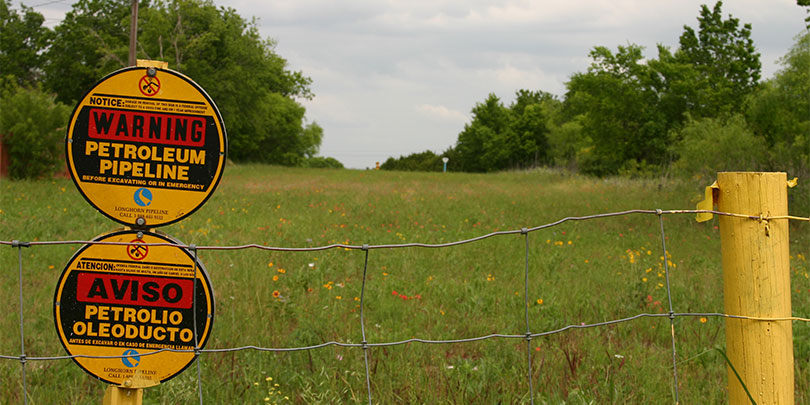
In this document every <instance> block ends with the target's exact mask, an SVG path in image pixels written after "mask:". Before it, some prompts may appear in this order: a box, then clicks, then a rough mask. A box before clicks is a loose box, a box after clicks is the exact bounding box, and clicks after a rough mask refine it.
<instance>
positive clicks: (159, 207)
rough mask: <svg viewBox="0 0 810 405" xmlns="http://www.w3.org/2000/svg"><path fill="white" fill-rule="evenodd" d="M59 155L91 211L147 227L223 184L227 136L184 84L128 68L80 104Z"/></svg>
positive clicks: (194, 205)
mask: <svg viewBox="0 0 810 405" xmlns="http://www.w3.org/2000/svg"><path fill="white" fill-rule="evenodd" d="M66 151H67V161H68V167H69V168H70V175H71V177H72V178H73V182H74V183H75V184H76V187H77V188H78V189H79V191H80V192H81V193H82V195H83V196H84V198H85V199H86V200H87V201H88V202H89V203H90V204H91V205H92V206H93V207H95V208H96V209H98V210H99V211H101V213H103V214H104V215H106V216H108V217H109V218H111V219H112V220H114V221H118V222H120V223H122V224H124V225H129V226H134V227H140V228H147V227H149V228H153V227H156V226H161V225H167V224H171V223H173V222H176V221H179V220H180V219H182V218H185V217H186V216H188V215H190V214H191V213H193V212H194V211H195V210H196V209H198V208H199V207H200V206H202V204H204V203H205V201H206V200H207V199H208V197H209V196H210V195H211V193H213V191H214V189H215V188H216V186H217V184H218V183H219V180H220V178H221V177H222V171H223V169H224V166H225V154H226V151H227V136H226V134H225V126H224V124H223V123H222V118H221V116H220V114H219V110H217V107H216V105H215V104H214V102H213V101H212V100H211V99H210V98H209V97H208V95H207V94H206V93H205V91H203V89H202V88H201V87H200V86H198V85H197V84H196V83H194V82H193V81H192V80H191V79H189V78H188V77H186V76H184V75H182V74H180V73H178V72H175V71H172V70H168V69H155V68H145V67H130V68H125V69H122V70H119V71H116V72H114V73H111V74H110V75H108V76H107V77H105V78H104V79H102V80H101V81H100V82H99V83H98V84H96V85H95V86H94V87H93V88H92V89H90V91H88V92H87V94H85V95H84V97H83V98H82V99H81V100H80V101H79V104H78V105H77V106H76V108H75V109H74V110H73V114H72V115H71V118H70V125H69V126H68V130H67V139H66Z"/></svg>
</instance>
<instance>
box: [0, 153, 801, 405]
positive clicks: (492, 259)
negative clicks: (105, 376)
mask: <svg viewBox="0 0 810 405" xmlns="http://www.w3.org/2000/svg"><path fill="white" fill-rule="evenodd" d="M701 191H702V190H700V189H699V188H698V187H695V186H694V185H684V184H680V183H676V182H672V181H666V180H661V181H650V180H646V181H631V180H625V179H607V180H596V179H590V178H585V177H578V176H570V175H566V174H562V173H556V172H550V171H530V172H509V173H498V174H488V175H474V174H456V173H447V174H442V173H429V174H428V173H398V172H382V171H349V170H339V171H326V170H324V171H321V170H303V169H288V168H279V167H266V166H251V165H231V166H229V167H228V168H227V169H226V171H225V176H224V178H223V181H222V184H221V185H220V187H219V189H218V190H217V191H216V192H215V193H214V195H213V196H212V197H211V199H210V200H209V201H208V203H207V204H206V205H205V206H204V207H203V208H201V209H200V210H199V211H198V212H197V213H195V214H194V215H192V216H191V217H189V218H187V219H185V220H184V221H182V222H180V223H177V224H174V225H171V226H168V227H165V228H162V229H161V230H162V231H164V232H166V233H167V234H169V235H172V236H174V237H176V238H178V239H180V240H181V241H182V242H184V243H194V244H197V245H200V246H206V245H240V244H249V243H257V244H263V245H270V246H280V247H310V246H322V245H327V244H332V243H347V244H353V245H360V244H364V243H365V244H370V245H377V244H398V243H405V242H424V243H443V242H450V241H456V240H462V239H467V238H471V237H475V236H479V235H483V234H487V233H490V232H492V231H497V230H515V229H521V228H523V227H532V226H537V225H541V224H546V223H549V222H553V221H556V220H558V219H561V218H564V217H567V216H581V215H589V214H598V213H605V212H616V211H622V210H627V209H656V208H661V209H692V208H694V206H695V203H696V202H697V201H698V199H699V198H700V196H701ZM664 223H665V228H666V238H667V250H668V252H667V255H666V256H665V255H664V253H663V252H662V248H661V236H660V231H659V224H658V218H657V217H656V216H655V215H632V216H622V217H614V218H606V219H598V220H591V221H584V222H567V223H565V224H563V225H560V226H557V227H553V228H549V229H544V230H541V231H537V232H532V233H530V234H529V252H530V253H529V271H530V276H529V286H528V291H529V293H528V299H529V302H530V306H529V317H530V325H531V331H532V332H542V331H548V330H553V329H557V328H561V327H564V326H566V325H572V324H574V325H579V324H582V323H585V324H590V323H596V322H602V321H607V320H612V319H619V318H624V317H628V316H632V315H636V314H639V313H662V312H666V311H667V310H668V307H667V305H668V304H667V296H666V289H665V288H663V285H664V274H663V272H662V268H663V266H662V264H663V262H664V261H665V260H669V262H670V264H671V266H670V270H671V285H672V300H673V305H674V310H675V311H676V312H722V311H723V302H722V301H723V299H722V293H723V290H722V272H721V264H720V238H719V231H718V229H717V220H716V219H715V220H713V221H711V222H708V223H703V224H698V223H696V222H695V220H694V216H693V215H679V216H665V219H664ZM118 227H119V226H118V225H116V224H114V223H113V222H112V221H110V220H108V219H107V218H106V217H103V216H102V215H101V214H98V213H96V212H94V210H93V209H92V208H91V207H90V206H89V204H87V203H86V202H85V201H84V200H83V199H82V197H81V196H80V195H79V192H78V191H77V190H76V189H75V187H74V186H73V184H72V182H71V181H70V180H69V179H59V180H45V181H20V182H12V181H5V180H4V181H3V182H2V183H0V240H12V239H19V240H26V241H33V240H73V239H78V240H87V239H91V238H93V237H95V236H96V235H99V234H101V233H104V232H107V231H111V230H114V229H116V228H118ZM809 229H810V228H808V227H807V226H806V225H805V224H799V223H796V222H794V223H791V230H790V231H791V246H790V249H791V262H790V263H791V272H792V275H791V278H792V291H791V293H792V296H793V312H794V314H795V315H797V316H805V317H806V316H810V280H808V272H809V271H810V266H809V265H808V263H807V261H806V260H807V259H806V258H807V257H808V256H809V255H810V249H809V248H808V247H809V246H810V232H808V230H809ZM78 247H79V246H77V245H72V246H53V247H32V248H28V249H23V250H22V254H23V266H24V283H23V288H24V296H25V301H24V314H25V326H24V331H25V347H26V354H27V355H28V356H51V355H63V354H64V350H63V349H62V347H61V345H60V343H59V341H58V338H57V336H56V332H55V328H54V324H53V315H52V313H53V294H54V287H55V285H56V282H57V279H58V277H59V275H60V274H61V272H62V270H63V268H64V266H65V263H66V262H67V261H68V259H69V258H70V257H71V255H72V254H73V252H74V251H75V250H76V249H77V248H78ZM525 248H526V247H525V239H524V236H522V235H507V236H499V237H495V238H490V239H486V240H484V241H481V242H477V243H473V244H467V245H463V246H458V247H452V248H444V249H424V248H403V249H390V250H371V251H370V252H369V258H368V277H367V283H366V293H365V301H364V304H365V308H364V309H365V313H364V317H365V332H366V336H367V340H368V341H369V342H370V343H379V342H393V341H400V340H405V339H410V338H422V339H432V340H443V339H463V338H472V337H478V336H484V335H489V334H493V333H501V334H523V333H525V332H526V324H525V322H526V320H525V314H524V307H525V306H524V300H525V299H526V297H525V294H524V277H525V274H524V272H525ZM17 254H18V252H17V250H16V249H12V248H9V247H3V248H2V249H0V265H2V267H1V268H0V305H2V308H3V309H4V312H5V315H4V316H3V317H1V318H0V354H3V355H11V356H16V355H18V354H19V351H20V341H19V339H20V331H19V317H18V310H19V309H18V308H19V301H18V299H19V298H18V293H17V289H18V284H17V282H18V281H17ZM364 254H365V253H364V252H362V251H359V250H344V249H332V250H326V251H320V252H304V253H301V252H298V253H296V252H267V251H259V250H255V249H254V250H240V251H230V252H225V251H202V252H201V253H200V260H201V261H202V262H203V264H204V265H205V266H206V268H207V270H208V273H209V275H210V277H211V280H212V284H213V288H214V290H215V299H216V304H217V307H216V317H215V321H214V327H213V332H212V336H211V339H210V340H209V344H208V346H207V347H206V348H207V349H214V348H226V347H236V346H244V345H255V346H263V347H275V348H283V347H299V346H307V345H314V344H319V343H322V342H328V341H339V342H346V343H359V342H361V341H362V337H361V329H360V316H359V315H360V314H359V309H360V308H359V304H360V303H359V297H360V288H361V282H362V274H363V264H364V257H365V256H364ZM675 327H676V333H677V350H678V355H677V366H678V381H679V392H680V399H681V402H682V403H724V402H725V401H726V384H727V381H726V367H725V363H724V360H723V358H722V356H721V355H720V354H719V352H718V351H717V350H715V348H721V349H722V348H724V347H725V337H724V333H723V320H722V319H719V318H714V317H709V318H706V319H700V318H697V317H695V318H692V317H689V318H686V317H684V318H677V320H676V326H675ZM794 338H795V339H794V340H795V346H794V354H795V357H796V392H797V397H796V400H797V402H800V403H810V325H807V324H805V323H795V324H794ZM526 350H527V348H526V342H525V341H524V340H521V339H488V340H483V341H478V342H471V343H458V344H422V343H410V344H404V345H398V346H391V347H384V348H374V349H372V350H370V359H369V367H370V370H371V390H372V395H373V400H374V402H375V403H384V404H391V403H430V404H434V403H454V404H468V403H480V404H492V403H528V401H529V391H528V383H527V378H526V371H527V362H526ZM530 350H531V354H532V361H533V368H532V381H533V388H534V395H535V401H537V403H551V404H557V403H571V404H579V403H638V404H649V403H673V377H672V352H671V342H670V337H669V319H667V318H642V319H639V320H636V321H633V322H628V323H622V324H617V325H612V326H608V327H600V328H592V329H582V330H570V331H567V332H564V333H560V334H555V335H550V336H546V337H541V338H536V339H533V340H532V341H531V349H530ZM201 365H202V367H201V369H202V381H203V395H204V397H205V402H206V403H256V404H261V403H288V402H289V403H302V404H303V403H355V402H361V403H365V402H367V397H366V383H365V367H364V361H363V351H362V349H356V348H342V347H337V346H329V347H325V348H320V349H317V350H310V351H301V352H292V353H269V352H258V351H253V350H247V351H240V352H232V353H223V354H204V355H203V356H201ZM26 370H27V384H28V389H29V395H30V399H31V401H30V402H29V403H32V404H45V403H47V404H54V403H64V404H83V403H87V404H95V403H99V402H100V401H101V397H102V396H103V392H104V389H105V386H104V384H102V383H100V382H99V381H97V380H95V379H93V378H91V377H89V376H88V375H87V374H85V373H84V372H83V371H81V370H80V369H79V368H78V367H77V366H75V365H74V364H73V362H72V361H70V360H67V361H39V362H28V363H27V365H26ZM196 401H197V385H196V368H195V367H191V368H189V369H188V370H187V371H186V372H184V373H183V374H181V375H179V376H177V377H175V378H174V379H172V380H170V381H168V382H166V383H164V384H162V385H160V386H158V387H154V388H150V389H147V390H146V393H145V399H144V403H145V404H164V403H165V404H174V403H195V402H196ZM12 403H22V396H21V373H20V364H19V362H18V361H16V360H0V404H12Z"/></svg>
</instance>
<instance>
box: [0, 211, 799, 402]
mask: <svg viewBox="0 0 810 405" xmlns="http://www.w3.org/2000/svg"><path fill="white" fill-rule="evenodd" d="M701 213H703V214H715V215H721V216H730V217H738V218H745V219H749V220H755V221H770V220H775V219H784V220H797V221H810V218H804V217H795V216H752V215H742V214H734V213H728V212H720V211H713V210H661V209H655V210H628V211H621V212H611V213H603V214H595V215H587V216H577V217H566V218H563V219H560V220H558V221H555V222H551V223H548V224H544V225H540V226H536V227H532V228H522V229H519V230H510V231H498V232H491V233H488V234H486V235H481V236H478V237H475V238H471V239H466V240H460V241H456V242H448V243H440V244H427V243H403V244H387V245H367V244H364V245H349V244H331V245H326V246H318V247H308V248H289V247H275V246H265V245H259V244H246V245H237V246H197V245H194V244H189V245H178V244H173V243H144V244H142V245H143V246H171V247H179V248H183V249H187V250H188V251H189V252H191V253H192V255H193V258H194V273H195V276H194V277H195V279H196V278H197V275H198V271H199V269H198V268H197V252H199V251H205V250H219V251H233V250H244V249H259V250H265V251H277V252H315V251H323V250H329V249H346V250H361V251H363V252H364V253H365V258H364V264H363V276H362V283H361V287H360V302H359V307H360V330H361V335H362V341H361V342H360V343H345V342H338V341H329V342H324V343H320V344H317V345H311V346H300V347H261V346H240V347H230V348H218V349H202V348H201V347H200V346H199V337H198V331H197V327H196V325H197V321H196V314H197V294H196V293H195V294H194V295H193V297H194V299H193V300H192V306H193V307H192V312H193V314H194V316H195V320H194V331H193V333H194V339H193V342H194V348H193V349H185V350H181V349H172V348H163V349H159V350H154V351H150V352H144V353H139V355H140V356H152V355H156V354H158V353H162V352H176V353H194V354H195V363H196V366H197V395H198V398H199V402H200V403H201V404H202V403H203V402H204V396H203V380H202V373H201V368H200V362H199V361H198V360H199V355H202V354H206V353H226V352H238V351H244V350H255V351H260V352H297V351H306V350H316V349H321V348H325V347H329V346H339V347H347V348H358V349H362V350H363V358H364V364H365V387H366V392H367V399H368V403H369V404H372V403H373V399H374V396H373V392H372V389H371V372H370V370H369V350H371V349H374V348H380V347H386V346H398V345H406V344H409V343H422V344H458V343H469V342H477V341H483V340H488V339H513V340H524V341H525V342H526V382H527V386H528V398H529V399H530V403H531V404H534V400H535V398H534V389H533V378H532V371H533V364H532V356H531V341H532V339H534V338H538V337H543V336H549V335H554V334H558V333H562V332H565V331H568V330H572V329H589V328H599V327H605V326H609V325H615V324H620V323H625V322H631V321H635V320H638V319H642V318H668V319H669V324H670V337H671V343H672V345H671V347H672V386H673V403H675V404H678V403H679V402H680V394H679V388H678V367H677V366H678V365H677V360H676V359H677V345H676V333H675V332H676V328H675V326H676V322H675V320H676V318H680V317H720V318H734V319H747V320H755V321H771V322H779V321H784V322H787V321H801V322H810V319H808V318H801V317H792V316H791V317H779V318H762V317H751V316H743V315H734V314H725V313H718V312H675V310H674V305H673V300H672V293H671V288H670V269H669V264H668V262H667V261H666V260H664V261H663V267H664V269H663V270H664V274H665V281H666V283H665V290H666V295H667V301H668V309H669V310H668V311H667V312H666V313H658V314H654V313H639V314H636V315H633V316H630V317H626V318H620V319H614V320H609V321H604V322H596V323H589V324H586V323H581V324H572V325H567V326H565V327H562V328H559V329H554V330H547V331H541V332H532V330H531V323H530V316H529V274H530V266H529V258H530V245H529V234H530V233H532V232H535V231H539V230H542V229H547V228H551V227H554V226H558V225H561V224H563V223H566V222H571V221H586V220H595V219H600V218H609V217H618V216H625V215H633V214H641V215H656V216H657V217H658V222H659V227H660V237H661V252H663V255H664V257H666V254H667V237H666V231H665V228H664V221H663V217H664V215H675V214H701ZM516 234H519V235H523V236H524V240H525V269H524V273H525V281H524V294H523V295H524V301H525V302H524V305H523V306H524V310H525V322H526V333H524V334H500V333H494V334H488V335H484V336H477V337H471V338H463V339H447V340H430V339H421V338H411V339H406V340H400V341H391V342H369V341H367V340H366V328H365V299H366V297H365V293H366V280H367V275H368V263H369V253H370V251H372V250H379V249H403V248H429V249H438V248H447V247H452V246H459V245H464V244H470V243H475V242H479V241H482V240H485V239H489V238H493V237H497V236H503V235H516ZM76 244H79V245H90V244H92V245H112V246H116V245H117V246H129V245H131V243H126V242H98V241H85V240H71V241H32V242H21V241H19V240H12V241H2V240H0V245H6V246H10V247H12V248H15V249H17V253H18V254H17V261H18V281H19V319H20V354H19V355H7V354H0V359H2V360H10V361H19V363H20V369H21V370H20V373H21V378H22V384H21V389H22V391H23V392H22V397H23V398H24V403H26V404H27V403H28V385H27V381H26V364H27V363H28V362H30V361H60V360H71V359H76V358H88V359H116V358H120V359H124V358H126V357H128V356H127V355H120V356H93V355H82V354H76V355H63V356H28V355H27V354H26V350H25V333H24V325H25V321H24V316H23V305H24V302H25V300H24V295H23V256H22V249H23V248H30V247H37V246H54V245H76ZM195 288H196V283H195Z"/></svg>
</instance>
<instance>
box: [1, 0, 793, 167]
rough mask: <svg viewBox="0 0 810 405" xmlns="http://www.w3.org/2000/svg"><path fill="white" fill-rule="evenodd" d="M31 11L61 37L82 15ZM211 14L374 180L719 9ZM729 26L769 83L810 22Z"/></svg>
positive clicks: (551, 6)
mask: <svg viewBox="0 0 810 405" xmlns="http://www.w3.org/2000/svg"><path fill="white" fill-rule="evenodd" d="M17 1H19V0H17ZM17 1H15V4H16V3H17ZM23 3H24V4H26V5H29V6H35V9H36V10H37V11H39V12H41V13H42V14H44V15H45V17H46V18H47V21H46V24H47V25H49V26H54V25H56V24H58V23H59V21H60V20H61V19H62V17H63V15H64V13H65V12H66V11H67V10H69V9H70V4H71V1H70V0H64V1H59V0H56V1H54V0H50V1H48V0H25V1H24V2H23ZM214 3H215V4H216V5H218V6H225V7H232V8H234V9H236V11H237V12H238V13H239V14H240V15H241V16H242V17H244V18H246V19H249V18H251V17H256V18H257V19H258V25H259V29H260V32H261V34H262V35H263V36H264V37H270V38H273V39H275V40H276V41H277V42H278V46H277V48H276V51H277V53H278V54H279V55H281V56H282V57H284V58H285V59H287V60H288V62H289V66H290V68H291V69H292V70H301V71H302V72H303V73H304V74H305V75H306V76H309V77H311V78H312V90H313V92H314V93H315V98H314V99H313V100H311V101H307V100H303V101H302V102H303V104H304V105H305V106H306V108H307V119H308V120H310V121H315V122H317V123H318V124H319V125H320V126H322V127H323V129H324V140H323V144H322V147H321V153H320V155H321V156H331V157H334V158H336V159H338V160H340V161H341V162H342V163H343V164H344V165H345V166H346V167H349V168H366V167H374V164H375V162H377V161H379V162H383V161H385V159H386V158H388V157H389V156H394V157H398V156H400V155H408V154H410V153H414V152H421V151H424V150H427V149H430V150H433V151H434V152H437V153H441V152H442V151H444V150H445V149H447V148H448V147H449V146H452V145H453V144H454V143H455V141H456V138H457V136H458V133H459V132H460V131H461V130H463V128H464V124H465V123H468V122H469V121H470V110H471V109H472V107H473V106H474V105H475V103H477V102H481V101H483V100H484V99H485V98H486V97H487V95H488V94H489V93H495V94H496V95H497V96H498V97H500V98H501V100H502V101H504V103H505V104H509V103H511V101H512V100H513V98H514V93H515V91H517V90H519V89H531V90H543V91H547V92H550V93H553V94H556V95H558V96H562V95H563V93H564V92H565V82H566V81H567V80H568V78H569V77H570V76H571V74H573V73H575V72H581V71H584V70H585V69H587V67H588V65H589V63H590V59H589V58H588V52H589V51H590V50H591V48H593V47H594V46H597V45H602V46H607V47H609V48H611V49H615V48H616V46H617V45H626V44H628V43H634V44H638V45H641V46H644V47H645V55H646V56H647V57H649V58H655V57H657V51H656V44H659V43H660V44H663V45H666V46H670V47H671V48H673V49H674V48H675V47H676V46H677V43H678V37H679V36H680V34H681V33H682V32H683V26H684V25H685V24H686V25H690V26H692V27H696V26H697V20H696V18H697V16H698V13H699V9H700V5H701V4H708V5H709V7H713V5H714V3H713V2H708V1H698V0H666V1H664V0H661V1H656V0H559V1H490V0H408V1H395V0H388V1H386V0H357V1H341V0H271V1H268V0H215V1H214ZM723 13H724V15H725V16H726V17H727V16H728V14H731V15H732V16H733V17H735V18H738V19H739V20H740V22H741V23H751V24H752V25H753V34H752V36H753V38H754V43H755V45H756V47H757V49H758V51H759V52H760V54H761V61H762V77H763V78H770V77H772V76H773V74H774V73H775V72H776V71H777V70H778V69H779V65H778V64H777V60H778V59H779V58H780V57H782V56H783V55H784V54H785V53H786V52H787V50H788V49H789V48H790V47H791V45H792V44H793V42H794V37H795V36H796V35H797V34H798V33H799V32H800V31H801V30H802V29H803V27H804V17H805V11H804V8H802V7H799V6H797V5H796V1H795V0H758V1H755V0H733V1H726V2H725V3H724V5H723ZM170 67H171V66H170ZM214 101H216V100H214ZM226 125H227V123H226ZM449 164H452V162H451V163H449Z"/></svg>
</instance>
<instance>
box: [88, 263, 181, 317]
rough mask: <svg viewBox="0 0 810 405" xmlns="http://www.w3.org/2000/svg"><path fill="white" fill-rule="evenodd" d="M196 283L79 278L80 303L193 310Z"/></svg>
mask: <svg viewBox="0 0 810 405" xmlns="http://www.w3.org/2000/svg"><path fill="white" fill-rule="evenodd" d="M193 291H194V281H193V280H190V279H178V278H165V277H141V276H130V275H124V274H103V273H84V272H80V273H79V274H78V280H77V284H76V299H77V300H79V301H81V302H96V303H103V304H120V305H141V306H147V307H161V308H191V298H192V295H193Z"/></svg>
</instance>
